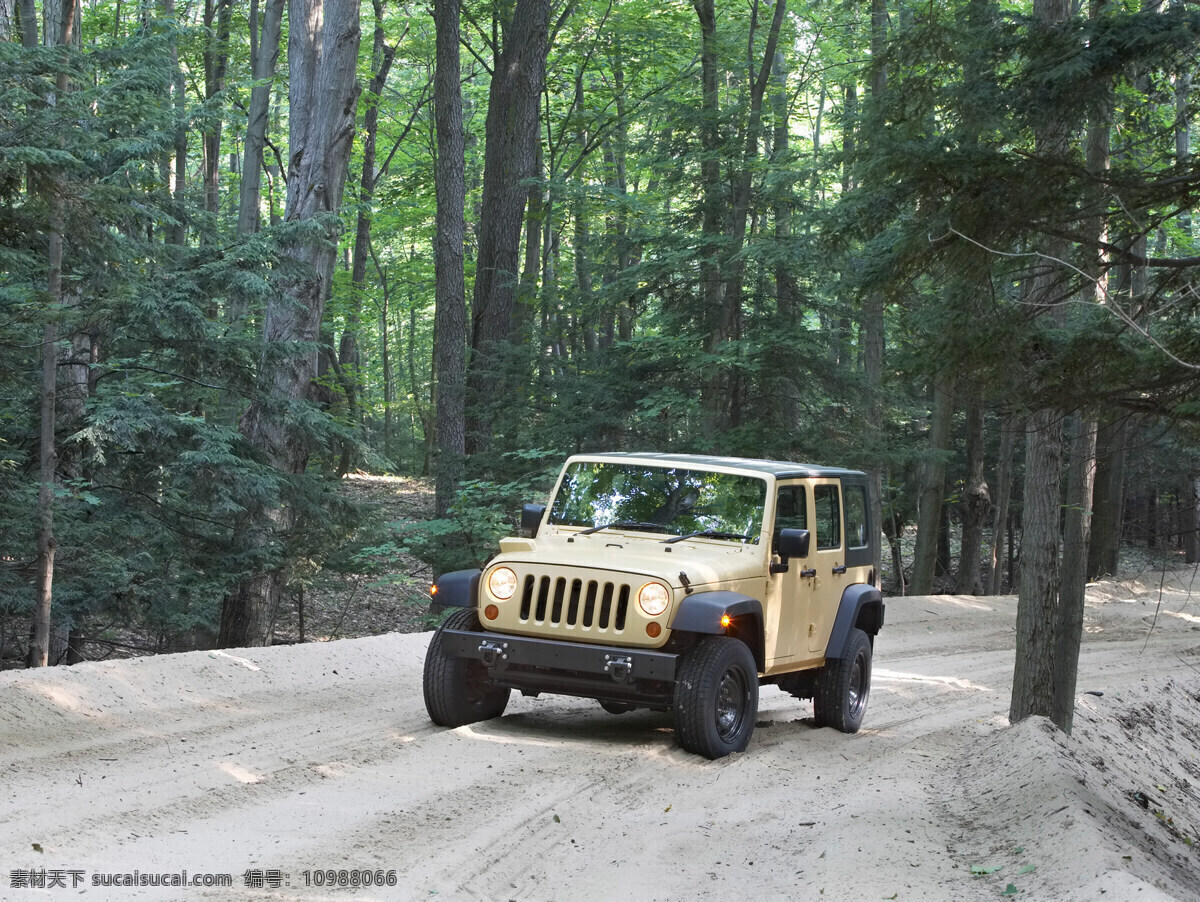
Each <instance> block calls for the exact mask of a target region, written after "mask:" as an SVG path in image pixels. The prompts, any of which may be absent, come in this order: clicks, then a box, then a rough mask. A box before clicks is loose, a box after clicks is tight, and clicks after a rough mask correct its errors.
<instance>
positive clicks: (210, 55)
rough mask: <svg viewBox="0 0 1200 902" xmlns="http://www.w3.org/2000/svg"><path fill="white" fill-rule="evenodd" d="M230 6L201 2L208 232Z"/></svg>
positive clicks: (214, 201) (214, 199) (216, 180)
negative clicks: (202, 15) (204, 31)
mask: <svg viewBox="0 0 1200 902" xmlns="http://www.w3.org/2000/svg"><path fill="white" fill-rule="evenodd" d="M230 4H231V0H204V27H205V29H206V30H207V32H208V34H207V35H206V36H205V45H204V101H205V105H206V107H207V110H206V112H207V124H206V126H205V127H204V130H203V145H204V160H203V166H204V210H205V212H207V213H208V214H209V216H210V217H212V221H211V222H210V223H209V224H208V228H209V229H210V230H211V229H213V228H215V227H216V215H217V212H218V209H219V204H220V180H221V127H222V125H223V124H224V117H223V116H222V115H221V110H220V106H221V99H220V96H219V95H221V94H222V93H223V92H224V91H225V74H226V70H227V69H228V66H229V26H230V18H231V14H230ZM210 237H211V236H210Z"/></svg>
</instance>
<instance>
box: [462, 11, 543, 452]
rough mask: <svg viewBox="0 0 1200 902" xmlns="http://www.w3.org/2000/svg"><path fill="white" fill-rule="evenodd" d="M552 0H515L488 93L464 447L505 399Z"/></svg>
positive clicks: (487, 430) (487, 429)
mask: <svg viewBox="0 0 1200 902" xmlns="http://www.w3.org/2000/svg"><path fill="white" fill-rule="evenodd" d="M550 6H551V3H550V0H516V6H515V8H514V9H513V15H512V22H511V23H510V24H509V26H508V27H507V28H506V29H505V33H504V49H503V50H502V51H501V52H500V54H499V55H498V56H497V58H496V62H495V71H494V72H493V73H492V84H491V89H490V91H489V94H488V112H487V121H486V123H485V125H484V128H485V131H486V135H487V143H486V145H485V147H484V161H483V204H482V208H481V213H480V219H479V252H478V256H477V259H476V264H475V293H474V300H473V303H472V307H471V318H472V324H471V360H470V371H469V373H468V377H467V396H468V398H469V400H470V405H471V416H470V423H469V424H468V429H467V432H468V435H467V451H468V452H469V453H474V452H477V451H483V450H486V449H487V448H488V447H489V445H490V444H491V436H492V421H493V419H494V418H495V416H496V411H495V410H494V407H495V404H496V402H497V401H498V400H499V399H501V398H502V397H503V394H504V392H505V390H506V389H505V385H506V384H507V380H504V379H503V373H502V364H501V358H503V356H504V351H505V348H506V347H507V346H508V345H509V327H510V324H511V322H512V308H513V302H514V299H515V297H516V289H517V283H518V279H519V265H520V245H521V223H522V219H523V216H524V213H525V203H526V201H527V200H528V197H529V188H528V187H527V186H526V185H524V184H522V183H523V182H524V181H525V180H526V179H528V178H531V177H532V176H533V174H534V165H535V162H536V159H537V144H538V141H539V140H540V136H539V133H538V114H539V112H540V103H541V96H542V86H543V85H544V84H545V78H546V53H547V51H548V49H549V25H550Z"/></svg>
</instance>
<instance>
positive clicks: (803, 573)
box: [800, 567, 817, 578]
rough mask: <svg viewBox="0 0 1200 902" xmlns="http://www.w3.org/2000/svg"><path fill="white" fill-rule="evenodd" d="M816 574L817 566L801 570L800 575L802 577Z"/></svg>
mask: <svg viewBox="0 0 1200 902" xmlns="http://www.w3.org/2000/svg"><path fill="white" fill-rule="evenodd" d="M816 575H817V570H816V568H815V567H813V568H810V569H808V570H801V571H800V576H801V578H804V577H808V576H816Z"/></svg>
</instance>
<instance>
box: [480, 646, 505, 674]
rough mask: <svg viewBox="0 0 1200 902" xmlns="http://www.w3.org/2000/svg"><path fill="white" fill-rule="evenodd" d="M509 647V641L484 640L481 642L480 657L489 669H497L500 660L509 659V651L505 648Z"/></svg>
mask: <svg viewBox="0 0 1200 902" xmlns="http://www.w3.org/2000/svg"><path fill="white" fill-rule="evenodd" d="M507 648H508V643H507V642H492V641H490V640H484V641H483V642H481V643H479V659H480V660H481V661H483V666H484V667H486V668H487V669H488V670H495V669H496V664H497V663H498V662H499V661H507V660H508V652H507V651H506V650H505V649H507Z"/></svg>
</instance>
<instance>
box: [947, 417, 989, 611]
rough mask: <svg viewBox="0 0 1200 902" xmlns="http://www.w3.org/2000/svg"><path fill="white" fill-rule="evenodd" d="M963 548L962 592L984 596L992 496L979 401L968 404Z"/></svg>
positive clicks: (960, 575)
mask: <svg viewBox="0 0 1200 902" xmlns="http://www.w3.org/2000/svg"><path fill="white" fill-rule="evenodd" d="M960 510H961V514H962V548H961V551H960V553H959V558H958V585H957V587H956V591H957V592H958V593H959V594H960V595H982V594H983V577H982V572H981V564H980V557H981V552H982V549H983V527H984V524H985V523H986V522H987V519H988V515H989V514H990V513H991V510H992V497H991V494H990V493H989V491H988V484H987V479H986V478H985V477H984V427H983V408H982V406H981V405H980V404H979V402H978V401H972V402H971V403H970V404H969V405H968V406H967V482H966V485H965V486H964V487H963V498H962V506H961V508H960Z"/></svg>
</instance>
